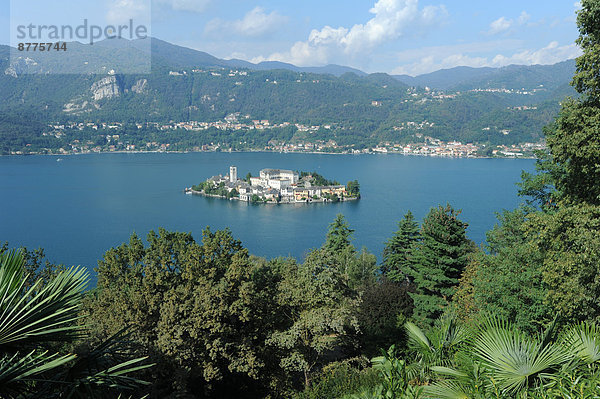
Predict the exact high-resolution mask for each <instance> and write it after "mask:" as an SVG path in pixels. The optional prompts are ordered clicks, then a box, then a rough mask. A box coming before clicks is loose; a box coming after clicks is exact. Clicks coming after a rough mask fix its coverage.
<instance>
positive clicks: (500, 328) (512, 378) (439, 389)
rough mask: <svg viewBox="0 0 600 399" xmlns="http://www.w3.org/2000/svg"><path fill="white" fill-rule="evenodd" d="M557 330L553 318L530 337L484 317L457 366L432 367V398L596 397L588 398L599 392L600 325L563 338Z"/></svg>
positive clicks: (570, 332)
mask: <svg viewBox="0 0 600 399" xmlns="http://www.w3.org/2000/svg"><path fill="white" fill-rule="evenodd" d="M557 327H558V324H557V323H556V320H555V321H554V322H553V323H551V324H550V325H549V326H548V327H547V329H546V330H545V331H544V333H543V334H539V333H536V334H534V335H533V336H531V335H527V334H525V333H523V332H521V331H520V330H519V329H517V328H515V327H514V326H513V325H511V324H510V323H508V322H506V321H505V320H502V319H500V318H497V317H494V316H488V317H486V318H485V319H484V320H483V322H482V323H480V324H479V325H478V326H477V327H476V329H475V331H474V333H473V335H472V338H470V339H469V340H468V341H467V345H465V346H463V347H462V348H461V350H460V352H459V353H458V356H457V357H456V359H457V361H455V362H453V364H454V366H452V367H434V368H433V370H434V371H435V372H436V373H437V374H438V381H437V382H436V383H434V384H433V385H431V386H429V387H426V392H427V394H428V396H431V397H436V398H456V397H473V398H490V397H494V398H504V397H533V398H542V397H544V398H551V397H571V396H568V395H567V396H563V393H566V392H569V393H571V394H575V393H576V392H577V393H576V396H573V397H582V398H587V397H593V396H588V395H589V394H590V393H593V392H596V393H597V389H598V375H597V370H598V368H597V366H598V358H597V357H596V354H597V352H598V348H600V340H599V338H598V334H597V328H596V326H592V325H576V326H572V327H569V328H567V329H566V330H565V331H564V333H562V334H561V333H559V331H558V330H557ZM590 355H591V356H590ZM580 395H581V396H580Z"/></svg>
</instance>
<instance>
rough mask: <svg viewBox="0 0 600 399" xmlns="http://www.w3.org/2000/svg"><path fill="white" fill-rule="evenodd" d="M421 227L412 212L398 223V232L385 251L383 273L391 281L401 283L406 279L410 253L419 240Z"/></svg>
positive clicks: (387, 244) (387, 243) (389, 241)
mask: <svg viewBox="0 0 600 399" xmlns="http://www.w3.org/2000/svg"><path fill="white" fill-rule="evenodd" d="M419 237H420V234H419V225H418V224H417V222H415V218H414V216H413V214H412V212H411V211H408V212H407V213H406V215H404V218H403V219H402V220H401V221H400V222H398V231H396V232H395V233H394V235H393V236H392V238H390V239H389V240H388V241H387V242H386V244H385V248H384V249H383V265H382V266H381V272H382V273H383V274H384V275H385V276H387V277H388V278H390V279H391V280H396V281H400V280H403V279H404V278H405V277H406V273H407V271H406V270H407V269H409V268H410V267H411V266H410V259H409V258H410V253H411V251H412V249H413V246H414V245H415V243H416V242H417V241H418V240H419Z"/></svg>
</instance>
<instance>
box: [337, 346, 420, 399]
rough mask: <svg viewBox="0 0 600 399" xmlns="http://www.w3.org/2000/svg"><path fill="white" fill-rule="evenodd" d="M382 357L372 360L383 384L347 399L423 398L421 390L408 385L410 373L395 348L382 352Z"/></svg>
mask: <svg viewBox="0 0 600 399" xmlns="http://www.w3.org/2000/svg"><path fill="white" fill-rule="evenodd" d="M381 352H382V356H379V357H376V358H373V360H372V362H373V368H374V369H376V370H377V371H378V372H379V373H380V375H381V378H382V379H383V382H382V383H381V384H380V385H379V386H377V387H376V388H374V389H371V390H366V391H363V392H362V393H359V394H357V395H351V396H349V399H363V398H364V399H418V398H422V397H423V388H422V387H419V386H414V385H412V384H411V383H410V379H411V378H410V372H409V368H410V366H408V365H407V364H406V361H404V360H401V359H399V358H398V356H397V353H396V348H395V346H393V345H392V346H391V347H390V348H389V349H388V350H387V351H385V350H382V351H381Z"/></svg>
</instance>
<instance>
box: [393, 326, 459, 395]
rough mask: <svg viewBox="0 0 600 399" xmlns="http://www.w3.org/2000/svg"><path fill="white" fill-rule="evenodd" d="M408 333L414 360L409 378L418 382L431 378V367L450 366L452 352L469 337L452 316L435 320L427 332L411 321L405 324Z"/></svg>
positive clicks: (424, 381)
mask: <svg viewBox="0 0 600 399" xmlns="http://www.w3.org/2000/svg"><path fill="white" fill-rule="evenodd" d="M404 326H405V328H406V331H407V333H408V348H409V351H410V352H411V354H412V355H413V356H414V358H415V361H414V362H413V364H411V378H413V379H416V380H417V381H418V382H419V383H426V382H428V381H429V380H430V379H431V374H432V373H431V368H432V367H434V366H450V365H451V364H452V358H453V356H454V354H455V353H456V352H457V351H458V350H459V349H460V348H461V345H463V344H464V343H465V341H466V340H467V338H468V337H469V330H468V329H466V328H465V327H464V326H462V325H460V324H457V323H456V320H455V319H454V318H453V317H444V318H442V319H439V320H437V321H436V323H435V325H434V327H433V328H431V329H430V330H429V331H428V332H427V333H425V332H423V330H421V329H420V328H419V327H418V326H416V325H415V324H413V323H411V322H407V323H406V324H405V325H404Z"/></svg>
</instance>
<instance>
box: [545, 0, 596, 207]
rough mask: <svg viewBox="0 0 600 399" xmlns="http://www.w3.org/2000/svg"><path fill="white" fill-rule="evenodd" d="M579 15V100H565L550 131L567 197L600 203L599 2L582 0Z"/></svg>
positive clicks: (576, 79) (559, 186)
mask: <svg viewBox="0 0 600 399" xmlns="http://www.w3.org/2000/svg"><path fill="white" fill-rule="evenodd" d="M581 7H582V8H581V10H580V11H579V12H578V15H577V26H578V28H579V38H578V39H577V41H576V42H577V44H578V45H579V47H581V49H582V50H583V55H582V56H580V57H579V58H577V60H576V64H577V69H576V73H575V76H574V77H573V86H574V87H575V89H576V90H577V91H578V92H579V93H580V94H581V97H580V98H579V99H578V100H573V99H569V100H567V101H565V102H563V103H562V106H561V111H560V114H559V117H558V119H557V121H556V125H555V126H554V128H553V129H550V130H549V131H548V134H547V138H546V139H547V142H548V146H549V148H550V150H551V152H552V157H553V159H554V161H555V162H556V163H557V164H558V165H560V166H562V167H563V169H564V173H563V174H562V175H561V176H559V179H558V180H557V181H556V186H557V189H558V190H559V191H560V192H562V193H563V194H564V196H565V199H566V200H567V201H571V202H573V201H574V202H587V203H589V204H593V205H600V185H598V181H599V180H600V168H598V165H600V151H598V148H599V147H600V136H599V135H598V125H599V124H600V72H598V71H599V69H600V23H598V21H600V4H599V3H598V1H597V0H583V1H582V2H581Z"/></svg>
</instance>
